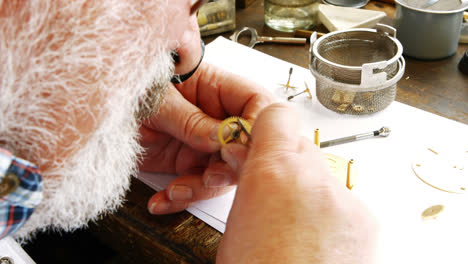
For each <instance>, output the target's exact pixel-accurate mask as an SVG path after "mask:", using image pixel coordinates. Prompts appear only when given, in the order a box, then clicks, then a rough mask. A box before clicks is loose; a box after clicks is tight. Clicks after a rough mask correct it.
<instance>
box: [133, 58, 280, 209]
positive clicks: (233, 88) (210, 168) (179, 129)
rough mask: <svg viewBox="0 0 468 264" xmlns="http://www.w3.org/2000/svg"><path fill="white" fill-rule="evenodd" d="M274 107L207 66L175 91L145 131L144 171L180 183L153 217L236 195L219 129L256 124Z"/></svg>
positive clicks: (243, 83)
mask: <svg viewBox="0 0 468 264" xmlns="http://www.w3.org/2000/svg"><path fill="white" fill-rule="evenodd" d="M272 102H273V99H272V97H271V96H270V95H269V94H268V93H267V92H266V91H265V90H264V89H263V88H262V87H261V86H259V85H257V84H255V83H252V82H250V81H248V80H245V79H243V78H241V77H240V76H237V75H234V74H231V73H228V72H225V71H223V70H221V69H220V68H217V67H215V66H212V65H209V64H206V63H202V64H201V65H200V68H199V69H198V70H197V72H196V73H195V74H194V75H193V76H192V77H191V78H190V79H189V80H187V81H186V82H184V83H182V84H179V85H176V86H175V87H174V86H173V85H170V87H169V91H168V93H167V94H166V95H165V97H164V102H163V104H162V106H161V109H160V110H159V113H158V114H157V115H155V116H154V117H152V118H150V119H149V120H147V121H145V122H144V124H143V126H142V127H141V129H140V132H141V136H142V138H141V144H142V146H143V147H145V148H146V154H145V156H144V160H143V163H142V165H141V166H140V170H142V171H149V172H161V173H176V174H178V175H179V177H178V178H176V179H175V180H173V181H172V182H171V183H170V185H169V186H168V188H167V189H166V190H164V191H161V192H159V193H157V194H155V195H154V196H153V197H152V198H151V199H150V200H149V202H148V209H149V211H150V212H151V213H153V214H165V213H172V212H178V211H182V210H184V209H185V208H187V207H188V206H190V204H191V203H193V202H196V201H198V200H204V199H209V198H213V197H215V196H218V195H220V194H223V193H225V192H227V191H229V190H231V189H232V185H234V184H235V183H236V181H237V179H236V174H235V173H234V171H233V170H232V169H231V167H229V166H228V165H227V164H226V163H225V162H224V161H222V160H221V158H220V154H219V150H220V148H221V146H220V144H219V142H218V138H217V131H218V127H219V125H220V123H221V121H222V120H223V119H225V118H226V117H229V116H241V117H243V118H245V119H246V120H248V121H249V122H251V123H253V121H254V119H255V118H256V116H257V114H258V113H259V112H260V110H261V109H263V108H264V107H266V106H267V105H269V104H270V103H272Z"/></svg>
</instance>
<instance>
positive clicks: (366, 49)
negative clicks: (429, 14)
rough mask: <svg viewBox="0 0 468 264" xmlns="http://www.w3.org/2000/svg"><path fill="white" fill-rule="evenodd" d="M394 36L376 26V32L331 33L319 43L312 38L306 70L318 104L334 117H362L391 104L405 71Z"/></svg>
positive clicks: (362, 30)
mask: <svg viewBox="0 0 468 264" xmlns="http://www.w3.org/2000/svg"><path fill="white" fill-rule="evenodd" d="M395 33H396V31H395V29H394V28H392V27H390V26H386V25H381V24H378V25H377V26H376V29H364V28H361V29H349V30H342V31H335V32H332V33H329V34H326V35H325V36H323V37H321V38H320V39H317V38H316V34H313V35H312V36H311V48H310V64H309V68H310V71H311V72H312V74H313V75H314V76H315V78H316V80H317V82H316V87H317V89H316V92H317V99H318V100H319V101H320V103H321V104H322V105H324V106H325V107H326V108H328V109H330V110H333V111H335V112H338V113H345V114H353V115H364V114H370V113H375V112H378V111H380V110H382V109H384V108H385V107H387V106H388V105H389V104H390V103H391V102H393V101H394V100H395V96H396V83H397V82H398V81H399V80H400V79H401V77H402V76H403V72H404V70H405V60H404V59H403V56H402V53H403V47H402V45H401V44H400V42H399V41H398V40H397V39H396V38H395ZM312 43H313V45H312Z"/></svg>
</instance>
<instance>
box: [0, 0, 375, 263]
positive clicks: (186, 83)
mask: <svg viewBox="0 0 468 264" xmlns="http://www.w3.org/2000/svg"><path fill="white" fill-rule="evenodd" d="M203 2H205V1H193V0H192V1H190V0H171V1H164V0H153V1H133V0H128V1H126V0H114V1H112V0H106V1H84V0H83V1H52V0H51V1H48V0H41V1H13V0H11V1H10V0H0V108H1V113H2V115H1V118H0V147H1V149H2V151H1V153H3V154H2V155H3V160H7V161H8V162H9V163H8V162H7V163H5V164H7V165H8V166H9V167H8V166H6V167H5V168H3V171H0V174H1V175H2V179H3V181H2V183H5V182H7V180H8V179H9V178H8V177H11V175H12V174H14V175H16V176H17V178H19V179H20V180H19V182H18V184H19V186H18V187H17V188H16V189H14V190H12V191H10V192H8V191H6V192H5V193H4V194H3V195H4V196H3V197H2V201H1V202H2V203H1V208H2V210H1V217H2V219H4V221H2V222H0V225H2V227H1V228H2V229H1V230H2V232H3V233H2V237H4V236H6V235H13V236H14V237H15V238H17V239H26V240H28V239H30V237H31V235H33V234H34V233H35V232H37V231H41V230H47V229H56V230H65V231H70V230H74V229H76V228H79V227H82V226H84V225H86V223H87V222H88V221H90V220H94V219H96V218H97V216H99V215H100V214H102V213H105V212H109V211H112V210H115V209H116V208H117V207H118V206H119V205H120V204H121V202H122V198H123V197H124V195H125V192H126V191H127V190H128V188H129V181H130V177H131V175H132V174H135V173H136V172H137V171H138V169H140V170H145V171H152V172H169V173H177V174H178V175H179V177H178V178H177V179H175V180H174V181H173V182H172V183H171V184H170V185H169V187H168V188H167V190H165V191H162V192H159V193H157V194H155V195H154V196H153V197H151V198H150V200H149V202H148V210H149V212H150V213H152V214H165V213H171V212H178V211H181V210H183V209H185V208H187V207H188V206H189V205H190V204H191V203H193V202H195V201H198V200H202V199H208V198H211V197H214V196H217V195H219V194H222V193H224V192H226V191H227V190H229V189H230V188H232V185H234V184H238V190H237V193H236V198H235V202H234V205H233V208H232V211H231V215H230V217H229V220H228V223H227V229H226V233H225V235H224V237H223V241H222V244H221V246H220V250H219V252H218V261H220V262H223V263H224V262H226V263H246V262H249V263H256V262H265V263H273V262H278V263H298V262H307V263H325V262H326V263H368V262H370V261H371V260H372V248H373V243H374V235H373V233H374V223H373V220H372V218H371V217H370V216H369V214H368V212H367V211H366V210H365V208H364V207H363V206H362V205H361V204H360V203H359V201H357V200H356V199H355V198H354V197H353V196H352V195H351V194H350V193H349V192H348V191H347V190H346V189H345V188H344V186H341V185H340V184H338V183H337V182H336V181H335V180H334V179H333V177H330V175H329V173H328V170H327V169H326V165H325V164H326V163H325V162H324V159H323V156H322V155H321V154H320V152H319V150H318V149H317V148H316V147H315V146H314V145H313V144H311V142H309V141H307V140H306V139H304V138H303V137H301V136H300V135H299V134H298V131H299V129H298V126H299V122H298V120H296V119H295V116H296V115H295V114H294V110H293V109H291V107H290V106H286V105H280V104H275V105H271V106H268V105H269V104H270V103H271V102H272V99H271V97H270V96H269V95H268V94H267V93H266V92H265V91H264V90H263V89H262V88H261V87H260V86H258V85H257V84H254V83H251V82H249V81H245V80H243V79H242V78H240V77H238V76H235V75H233V74H230V73H227V72H225V71H223V70H221V69H219V68H216V67H214V66H211V65H208V64H205V63H200V61H201V59H200V58H201V57H202V53H203V45H200V43H201V42H200V36H199V32H198V25H197V22H196V17H195V14H196V11H197V9H198V8H199V7H200V5H201V4H203ZM171 80H172V83H175V84H172V83H171ZM267 106H268V107H267ZM265 107H266V108H265ZM264 108H265V109H264ZM228 116H242V117H244V118H246V119H247V120H249V121H250V122H251V123H253V122H254V120H255V124H254V127H253V133H252V142H251V144H250V147H249V148H247V147H246V146H243V145H239V144H228V145H227V146H225V147H223V148H221V146H220V144H219V142H218V141H217V138H216V132H217V130H218V126H219V124H220V122H221V121H222V120H223V119H224V118H226V117H228ZM286 128H287V129H286ZM0 161H1V160H0ZM32 164H35V165H36V166H37V167H35V166H34V165H32ZM0 165H1V164H0ZM0 168H1V166H0ZM37 169H39V170H37ZM39 173H40V175H42V177H41V176H39ZM25 175H26V176H25ZM41 179H42V181H41ZM20 192H21V193H20ZM18 197H21V199H18ZM19 211H21V212H23V213H22V214H16V213H17V212H19ZM13 212H14V213H13ZM16 218H18V219H16ZM11 219H14V221H10V220H11Z"/></svg>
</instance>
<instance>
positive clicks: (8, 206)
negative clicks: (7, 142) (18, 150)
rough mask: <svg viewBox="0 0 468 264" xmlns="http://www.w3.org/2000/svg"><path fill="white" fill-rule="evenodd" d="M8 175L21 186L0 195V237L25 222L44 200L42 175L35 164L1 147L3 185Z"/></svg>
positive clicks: (1, 178)
mask: <svg viewBox="0 0 468 264" xmlns="http://www.w3.org/2000/svg"><path fill="white" fill-rule="evenodd" d="M6 176H8V177H10V178H11V177H13V178H15V181H16V183H17V184H18V186H17V187H16V188H15V189H14V190H12V191H11V192H9V193H7V194H5V195H4V196H3V197H0V239H2V238H4V237H6V236H8V235H11V234H13V233H14V232H15V231H16V230H18V229H19V228H20V227H21V226H23V224H24V223H25V222H26V220H28V218H29V217H30V216H31V214H32V213H33V211H34V208H35V207H36V206H37V205H38V204H39V203H40V202H41V200H42V178H41V175H40V174H39V170H38V169H37V168H36V166H34V165H33V164H31V163H29V162H28V161H26V160H23V159H20V158H17V157H15V156H13V155H12V154H11V153H10V152H8V151H6V150H4V149H1V148H0V187H1V188H0V189H5V188H6V187H5V185H8V184H7V183H6V182H7V180H6ZM16 179H17V180H16ZM10 185H11V184H10Z"/></svg>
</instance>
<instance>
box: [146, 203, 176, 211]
mask: <svg viewBox="0 0 468 264" xmlns="http://www.w3.org/2000/svg"><path fill="white" fill-rule="evenodd" d="M170 206H171V203H170V202H168V201H158V202H154V203H152V204H151V205H150V207H149V212H150V213H152V214H159V213H164V212H165V211H166V210H167V209H169V207H170Z"/></svg>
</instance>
